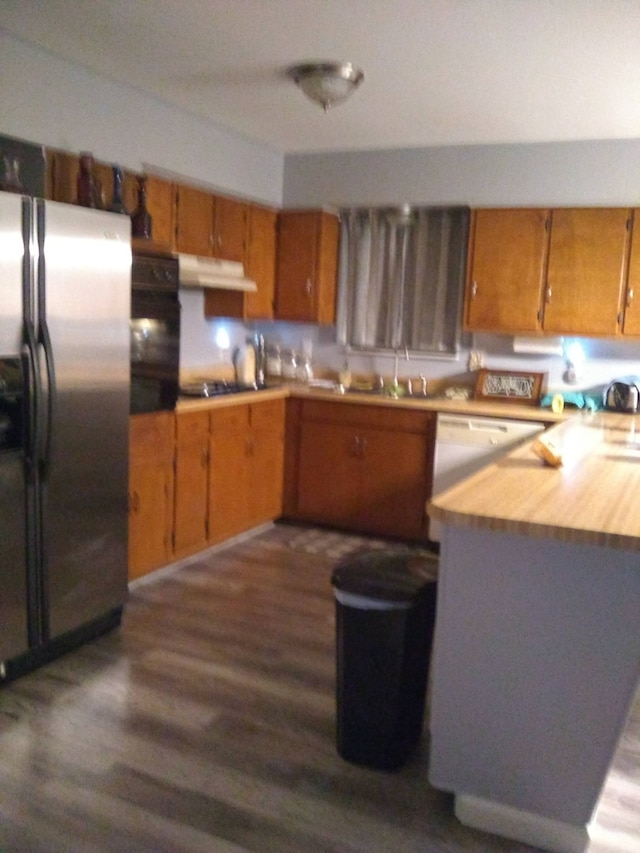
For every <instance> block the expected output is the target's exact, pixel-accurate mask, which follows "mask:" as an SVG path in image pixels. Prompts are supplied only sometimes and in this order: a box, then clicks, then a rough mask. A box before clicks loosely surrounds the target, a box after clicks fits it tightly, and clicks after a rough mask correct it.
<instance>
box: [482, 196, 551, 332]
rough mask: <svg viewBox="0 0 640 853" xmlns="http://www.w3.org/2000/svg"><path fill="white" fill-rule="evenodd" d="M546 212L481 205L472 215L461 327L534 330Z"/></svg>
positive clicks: (538, 325)
mask: <svg viewBox="0 0 640 853" xmlns="http://www.w3.org/2000/svg"><path fill="white" fill-rule="evenodd" d="M548 222H549V211H548V210H542V209H499V210H497V209H486V210H476V211H473V213H472V220H471V229H470V235H469V269H468V274H467V293H466V303H465V328H466V329H469V330H471V331H500V332H537V331H539V330H540V329H541V327H542V311H541V308H542V294H543V288H544V276H545V265H546V257H547V247H548Z"/></svg>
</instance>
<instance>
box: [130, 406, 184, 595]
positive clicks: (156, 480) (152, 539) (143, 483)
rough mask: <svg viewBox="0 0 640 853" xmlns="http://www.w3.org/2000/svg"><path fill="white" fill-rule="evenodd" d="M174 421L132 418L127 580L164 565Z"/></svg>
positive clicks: (170, 524) (167, 551) (170, 418)
mask: <svg viewBox="0 0 640 853" xmlns="http://www.w3.org/2000/svg"><path fill="white" fill-rule="evenodd" d="M173 454H174V418H173V415H172V414H170V413H169V412H158V413H154V414H149V415H133V416H132V417H131V419H130V431H129V579H130V580H132V579H133V578H137V577H140V576H141V575H144V574H147V573H148V572H150V571H152V570H153V569H157V568H158V567H160V566H163V565H166V563H168V562H169V561H170V559H171V553H172V549H171V533H172V527H173Z"/></svg>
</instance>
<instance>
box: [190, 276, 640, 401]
mask: <svg viewBox="0 0 640 853" xmlns="http://www.w3.org/2000/svg"><path fill="white" fill-rule="evenodd" d="M180 302H181V305H182V323H181V342H180V368H181V371H183V372H188V373H198V372H206V371H209V370H211V369H212V368H215V369H216V373H218V372H221V373H223V374H224V373H225V371H226V372H228V371H229V370H230V369H231V370H232V367H233V353H234V351H235V349H236V348H237V347H239V346H242V345H243V344H244V343H245V342H246V339H247V338H248V337H251V336H252V335H253V334H254V333H255V332H256V331H257V332H260V333H261V334H263V335H264V337H265V340H266V342H267V344H269V343H278V344H279V345H280V347H281V348H282V349H287V348H289V349H294V350H296V351H297V352H299V353H300V352H302V351H303V350H305V351H306V352H310V353H311V359H312V365H313V369H314V372H315V374H316V375H317V376H323V375H327V374H336V375H337V373H338V372H339V371H340V370H341V368H342V367H343V366H344V363H345V360H348V365H349V369H350V371H351V372H352V373H353V374H354V375H363V376H380V375H381V376H392V375H393V371H394V358H393V355H392V354H374V353H357V352H346V351H345V348H344V346H342V345H340V344H338V343H337V342H336V333H335V327H333V326H316V325H312V324H304V323H285V322H277V321H274V322H270V321H260V322H257V321H256V322H252V323H243V322H242V321H239V320H230V319H224V318H221V319H210V318H209V319H207V318H205V316H204V307H203V294H202V291H201V290H197V289H193V290H181V291H180ZM576 340H577V339H574V338H570V339H569V338H567V339H566V340H565V342H564V343H565V347H566V346H568V345H569V344H570V343H573V342H575V341H576ZM221 342H222V343H223V344H227V345H226V346H224V345H223V346H221V345H220V344H221ZM578 342H579V343H580V344H581V346H582V349H583V351H584V355H585V358H584V362H583V363H582V364H581V365H578V377H577V382H576V383H569V382H567V360H566V358H565V357H564V355H545V354H540V353H531V354H528V353H522V352H521V353H514V351H513V338H511V337H508V336H501V335H489V334H481V335H474V337H473V344H472V348H469V349H467V348H464V349H461V350H460V352H459V353H458V354H457V355H456V356H446V357H442V358H418V357H415V356H413V355H411V356H410V359H409V361H408V362H407V360H406V359H405V358H404V356H403V355H402V354H400V356H399V359H398V376H399V378H400V379H401V380H402V379H406V378H407V377H414V378H415V377H418V376H419V375H420V374H424V375H425V376H426V377H427V379H428V380H429V381H430V382H432V381H437V382H438V384H440V382H442V381H443V380H447V379H450V380H451V381H452V382H464V381H465V379H466V380H468V382H469V383H470V384H473V382H474V377H475V372H474V370H473V369H471V368H476V367H478V366H484V367H487V368H490V369H501V370H514V371H521V370H532V371H537V372H543V373H546V374H547V384H546V388H547V390H548V391H550V392H568V391H591V392H594V391H598V390H600V389H602V388H603V387H605V386H606V385H607V384H608V383H609V382H610V381H611V380H612V379H615V378H617V377H621V376H627V375H630V374H636V373H638V374H640V341H614V340H600V339H579V340H578ZM478 359H479V363H478Z"/></svg>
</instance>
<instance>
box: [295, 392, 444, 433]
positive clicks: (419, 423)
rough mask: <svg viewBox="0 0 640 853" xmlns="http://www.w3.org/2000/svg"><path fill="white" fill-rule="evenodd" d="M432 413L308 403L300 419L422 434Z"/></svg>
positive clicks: (426, 430) (429, 422)
mask: <svg viewBox="0 0 640 853" xmlns="http://www.w3.org/2000/svg"><path fill="white" fill-rule="evenodd" d="M433 418H434V415H433V412H422V411H411V410H409V409H394V408H393V407H392V406H372V405H366V404H359V403H325V402H321V401H319V400H309V401H305V402H304V403H303V407H302V420H303V421H318V422H323V421H324V422H327V423H339V424H342V425H344V426H353V427H370V428H372V429H384V430H389V431H393V432H418V433H426V432H428V431H429V429H430V425H431V424H432V422H433Z"/></svg>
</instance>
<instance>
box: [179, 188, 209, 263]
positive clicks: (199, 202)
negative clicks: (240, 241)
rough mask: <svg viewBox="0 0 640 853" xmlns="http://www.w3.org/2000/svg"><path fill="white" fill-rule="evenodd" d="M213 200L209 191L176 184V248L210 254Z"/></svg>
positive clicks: (188, 252) (205, 254)
mask: <svg viewBox="0 0 640 853" xmlns="http://www.w3.org/2000/svg"><path fill="white" fill-rule="evenodd" d="M213 209H214V200H213V196H212V195H211V193H208V192H204V191H203V190H199V189H197V188H195V187H190V186H186V185H185V184H177V185H176V248H177V250H178V251H179V252H184V253H185V254H187V255H201V256H203V257H207V256H211V254H212V241H213Z"/></svg>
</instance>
